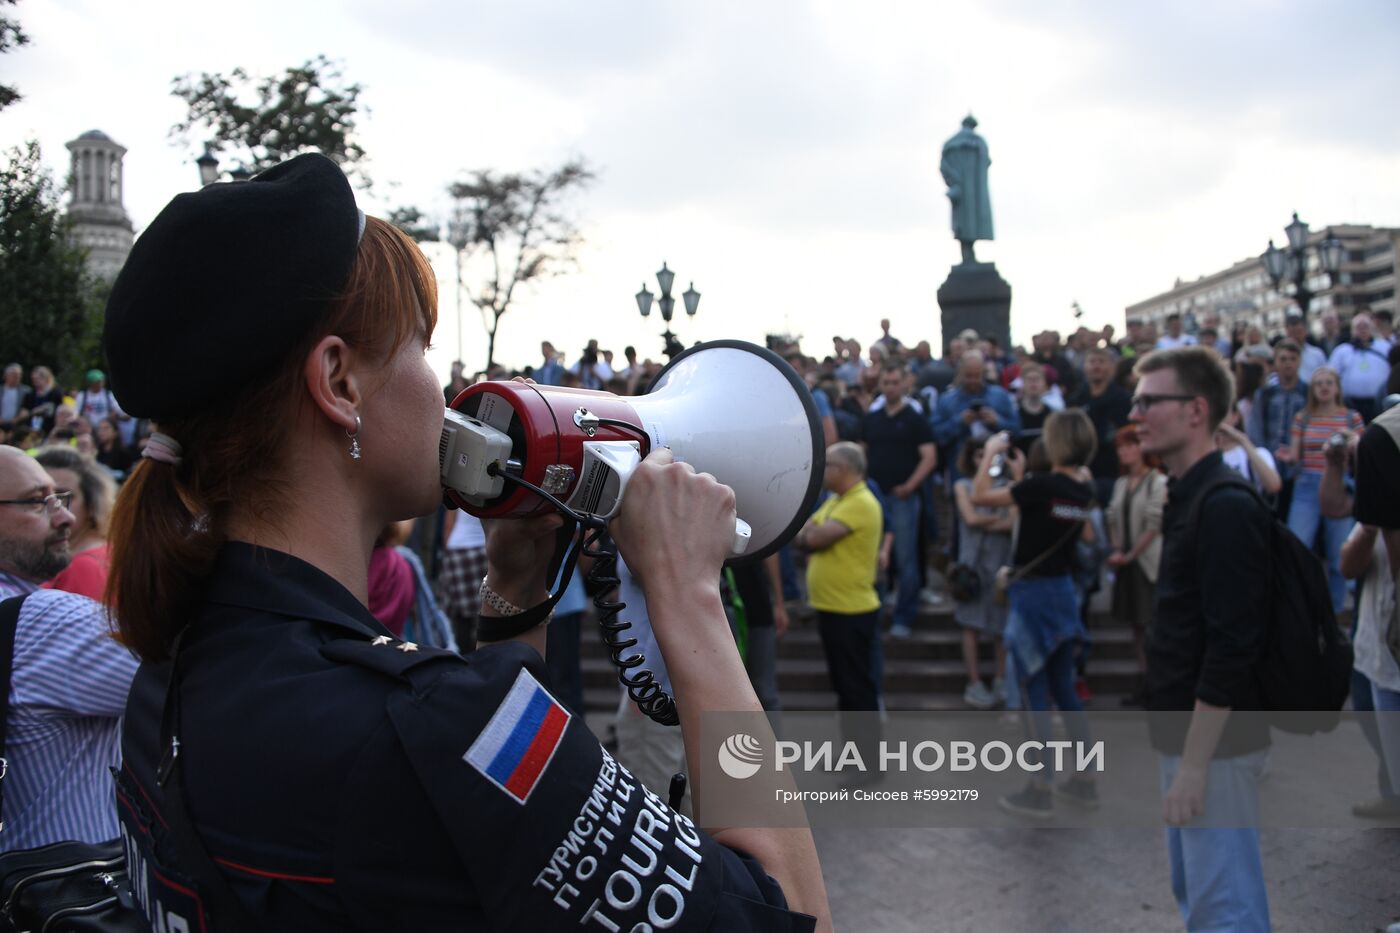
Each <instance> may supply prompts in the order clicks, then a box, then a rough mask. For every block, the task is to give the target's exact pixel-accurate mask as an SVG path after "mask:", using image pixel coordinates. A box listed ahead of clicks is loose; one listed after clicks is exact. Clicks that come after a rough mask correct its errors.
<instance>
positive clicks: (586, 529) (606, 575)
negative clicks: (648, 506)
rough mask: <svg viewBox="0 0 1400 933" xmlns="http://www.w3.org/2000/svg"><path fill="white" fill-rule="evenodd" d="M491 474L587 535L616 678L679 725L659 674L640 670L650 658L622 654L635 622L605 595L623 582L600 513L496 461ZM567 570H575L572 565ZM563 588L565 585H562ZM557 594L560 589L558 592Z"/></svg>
mask: <svg viewBox="0 0 1400 933" xmlns="http://www.w3.org/2000/svg"><path fill="white" fill-rule="evenodd" d="M487 473H488V474H490V475H492V476H499V477H501V478H502V479H504V480H506V481H507V482H510V483H513V484H515V485H517V486H520V487H521V488H523V489H528V490H530V491H531V492H533V493H534V494H535V495H537V496H539V497H540V498H541V499H543V500H544V501H545V502H548V503H549V504H550V505H551V506H553V507H554V508H555V509H556V510H557V511H558V512H559V514H561V515H563V516H564V517H565V518H566V519H569V520H570V521H572V522H574V523H575V525H577V526H578V529H579V532H578V534H579V537H580V538H583V537H584V536H585V535H586V536H587V538H586V540H584V541H583V548H582V550H583V553H584V554H585V555H586V556H588V557H589V558H591V559H592V560H593V561H594V564H593V567H592V569H590V570H589V571H588V582H589V583H590V584H591V585H592V586H593V587H594V589H595V590H596V591H597V592H598V595H597V596H595V597H593V606H594V608H595V609H597V610H598V625H599V627H600V628H601V629H602V635H603V645H604V646H605V647H606V648H607V649H608V657H609V659H610V660H611V661H612V663H613V666H614V667H616V668H617V679H618V682H619V683H621V684H622V686H623V687H625V688H626V689H627V695H628V696H629V697H630V698H631V699H632V702H633V703H636V704H637V708H638V709H640V710H641V711H642V712H643V713H646V714H647V716H648V717H649V718H650V719H651V720H652V721H654V722H657V723H660V724H661V725H663V726H676V725H680V721H681V720H680V713H679V712H678V711H677V710H676V701H675V698H674V697H672V696H671V695H670V694H669V693H667V692H666V691H665V690H664V689H663V688H662V686H661V684H660V683H659V682H657V680H656V675H655V674H653V673H652V672H651V671H649V670H646V669H645V668H642V669H640V670H638V668H641V666H642V665H643V664H645V663H646V657H645V656H644V655H642V654H640V653H634V654H631V655H628V656H626V657H624V656H623V654H624V652H626V651H628V650H629V649H631V648H634V647H636V645H637V639H635V638H630V637H628V636H627V635H626V634H625V633H626V632H627V630H628V629H630V628H631V627H632V623H631V622H624V621H622V620H621V619H619V618H618V614H619V613H621V612H622V610H623V609H626V608H627V604H626V603H623V602H618V601H616V600H610V599H608V598H607V594H608V593H609V592H611V591H612V590H613V589H615V588H617V587H618V586H620V585H621V583H622V580H621V579H620V578H619V577H618V576H617V572H616V568H617V544H616V543H615V542H614V541H613V540H612V536H611V535H609V534H608V525H607V522H605V521H604V520H603V519H601V518H599V517H597V516H596V515H588V514H585V513H583V512H575V511H574V510H573V509H571V508H569V507H568V506H567V505H565V504H564V503H563V502H561V501H559V499H557V498H556V497H554V496H552V495H550V494H549V493H547V492H545V491H544V490H543V489H541V488H540V487H538V486H536V485H535V484H534V483H532V482H530V481H529V480H527V479H525V478H523V477H520V476H516V475H514V474H513V473H508V472H506V471H505V470H502V469H499V468H498V467H497V466H496V465H495V464H492V465H491V466H490V467H488V468H487ZM578 556H579V548H578V546H577V544H576V545H575V546H574V547H571V548H569V550H568V552H567V553H566V554H565V556H564V560H573V561H575V562H577V560H578ZM562 569H565V568H561V570H562ZM567 569H568V571H569V572H570V573H571V572H572V569H573V568H572V567H569V568H567ZM563 579H564V580H565V581H567V579H568V574H565V576H564V577H563ZM565 585H567V584H565ZM560 589H561V590H562V589H563V585H561V587H560ZM558 595H560V594H556V596H558Z"/></svg>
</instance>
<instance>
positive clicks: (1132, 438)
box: [1113, 423, 1162, 473]
mask: <svg viewBox="0 0 1400 933" xmlns="http://www.w3.org/2000/svg"><path fill="white" fill-rule="evenodd" d="M1125 444H1132V445H1133V446H1135V447H1139V446H1141V445H1142V439H1141V438H1140V437H1138V429H1137V425H1135V424H1131V423H1129V424H1125V425H1123V426H1122V427H1121V428H1119V429H1118V430H1117V431H1114V432H1113V447H1114V449H1115V450H1117V449H1118V448H1119V447H1122V446H1123V445H1125ZM1142 462H1143V463H1145V464H1146V465H1147V468H1148V469H1149V470H1156V469H1160V468H1161V466H1162V458H1161V457H1158V456H1157V455H1156V454H1150V453H1148V452H1147V451H1145V450H1144V451H1143V452H1142ZM1119 469H1120V470H1121V472H1123V473H1126V472H1128V471H1127V470H1123V469H1122V468H1121V466H1120V468H1119Z"/></svg>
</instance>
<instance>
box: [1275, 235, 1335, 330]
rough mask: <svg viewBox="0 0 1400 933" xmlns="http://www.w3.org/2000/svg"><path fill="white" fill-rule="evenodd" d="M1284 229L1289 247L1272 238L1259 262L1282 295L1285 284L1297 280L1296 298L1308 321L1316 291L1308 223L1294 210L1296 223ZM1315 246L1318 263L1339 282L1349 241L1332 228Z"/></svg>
mask: <svg viewBox="0 0 1400 933" xmlns="http://www.w3.org/2000/svg"><path fill="white" fill-rule="evenodd" d="M1283 232H1284V234H1285V235H1286V236H1287V237H1288V246H1287V247H1286V248H1284V249H1279V248H1278V247H1277V246H1275V245H1274V241H1273V240H1270V241H1269V248H1268V249H1266V250H1264V254H1263V255H1262V256H1260V257H1259V261H1260V262H1261V263H1262V264H1263V266H1264V271H1265V272H1267V273H1268V274H1269V278H1270V279H1271V280H1272V281H1273V283H1274V290H1275V291H1278V292H1279V293H1280V294H1282V293H1283V286H1284V284H1285V283H1288V282H1291V283H1293V299H1294V301H1296V302H1297V303H1298V310H1299V312H1300V313H1301V314H1302V315H1303V320H1305V321H1306V320H1307V317H1308V309H1309V306H1310V305H1311V304H1312V300H1313V291H1312V289H1310V288H1309V287H1308V225H1307V224H1305V223H1303V221H1301V220H1299V219H1298V212H1297V211H1294V212H1293V222H1292V223H1290V224H1289V225H1288V226H1287V227H1284V228H1283ZM1314 248H1315V249H1316V250H1317V258H1318V265H1319V266H1320V267H1321V268H1322V269H1323V270H1325V271H1326V272H1327V276H1328V278H1329V279H1330V280H1331V281H1332V283H1333V284H1334V285H1335V284H1336V283H1337V280H1338V277H1339V275H1340V273H1341V270H1342V260H1343V258H1345V254H1346V247H1345V244H1343V243H1342V241H1341V240H1339V239H1337V237H1336V236H1334V235H1333V233H1332V231H1331V230H1330V229H1329V230H1328V231H1327V236H1326V237H1325V238H1324V239H1323V240H1322V242H1320V243H1318V244H1317V245H1316V246H1315V247H1314Z"/></svg>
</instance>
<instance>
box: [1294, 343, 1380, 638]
mask: <svg viewBox="0 0 1400 933" xmlns="http://www.w3.org/2000/svg"><path fill="white" fill-rule="evenodd" d="M1364 427H1365V424H1364V422H1363V421H1362V420H1361V416H1360V415H1359V414H1357V413H1356V412H1354V411H1352V410H1350V409H1348V408H1347V407H1346V406H1345V405H1344V404H1342V389H1341V379H1340V377H1339V376H1338V375H1337V371H1336V370H1334V369H1330V368H1328V367H1326V366H1319V367H1318V368H1317V369H1316V370H1314V371H1313V376H1312V381H1311V382H1310V383H1308V404H1307V407H1306V408H1304V409H1303V411H1300V412H1299V413H1298V415H1297V416H1296V417H1295V418H1294V419H1293V441H1292V443H1291V444H1290V445H1289V446H1287V447H1282V448H1280V449H1279V450H1278V451H1277V454H1276V456H1277V458H1278V459H1279V460H1280V461H1281V462H1283V463H1298V464H1301V469H1300V470H1299V471H1298V475H1297V479H1296V480H1295V481H1294V484H1293V504H1292V506H1291V507H1290V508H1289V510H1288V527H1289V529H1290V530H1291V531H1292V532H1293V533H1294V534H1295V535H1297V536H1298V537H1299V538H1300V539H1301V540H1302V541H1303V543H1304V544H1307V545H1308V546H1310V547H1311V546H1312V544H1313V542H1314V541H1315V540H1316V539H1317V529H1318V526H1319V525H1321V526H1322V528H1323V531H1324V537H1325V539H1326V544H1327V585H1328V587H1329V588H1330V589H1331V591H1332V608H1333V609H1335V610H1337V611H1339V612H1340V611H1341V608H1342V603H1343V601H1344V600H1345V599H1346V580H1345V579H1344V578H1343V577H1342V571H1341V557H1342V543H1343V542H1345V541H1346V539H1347V535H1349V534H1350V533H1351V526H1352V525H1353V524H1354V520H1353V519H1352V518H1350V517H1347V518H1323V517H1322V509H1321V506H1320V505H1319V503H1318V493H1319V491H1320V490H1321V488H1322V473H1323V470H1324V468H1325V466H1326V462H1327V458H1326V454H1325V453H1324V451H1325V450H1326V446H1327V444H1328V442H1329V441H1330V440H1331V438H1332V437H1333V436H1334V435H1337V434H1341V435H1343V436H1345V437H1350V436H1351V435H1352V434H1353V433H1355V432H1357V431H1360V430H1362V429H1363V428H1364Z"/></svg>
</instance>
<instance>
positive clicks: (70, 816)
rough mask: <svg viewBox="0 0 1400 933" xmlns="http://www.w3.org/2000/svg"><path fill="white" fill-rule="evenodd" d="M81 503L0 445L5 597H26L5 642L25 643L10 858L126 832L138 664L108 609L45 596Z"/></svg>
mask: <svg viewBox="0 0 1400 933" xmlns="http://www.w3.org/2000/svg"><path fill="white" fill-rule="evenodd" d="M70 501H71V494H70V493H61V494H59V493H55V491H54V482H53V479H52V477H50V476H49V474H48V473H46V472H45V471H44V468H43V467H41V466H40V465H39V463H38V462H37V461H36V460H34V459H33V458H32V457H29V456H28V455H26V454H25V453H24V452H22V451H20V450H17V449H15V448H13V447H0V598H4V599H9V598H10V597H14V596H23V597H24V603H23V605H21V607H20V611H19V617H18V619H17V620H16V623H15V627H14V629H13V631H8V630H6V631H4V632H3V633H0V637H3V638H7V639H8V638H13V639H14V654H13V659H12V661H11V665H10V707H9V714H8V716H7V717H6V720H5V722H4V734H5V751H4V756H5V762H6V767H5V771H6V774H5V778H4V783H5V797H4V813H3V818H4V832H3V833H0V852H8V851H11V850H14V849H29V848H33V847H35V846H41V845H47V844H49V843H52V842H61V841H64V840H79V841H82V842H105V841H107V840H109V839H114V838H116V837H117V835H118V833H119V828H118V826H117V819H116V800H115V798H114V796H113V793H112V783H111V778H110V776H109V773H108V769H109V768H112V767H115V766H116V765H118V764H119V763H120V761H121V741H120V740H121V733H120V727H121V716H122V713H123V711H124V709H125V707H126V695H127V692H128V691H129V690H130V689H131V679H132V678H133V677H134V676H135V675H136V659H135V658H133V657H132V655H131V653H130V652H128V651H127V650H126V649H125V648H123V647H122V646H121V645H120V644H118V643H117V642H116V641H115V640H114V639H113V638H112V632H111V628H110V626H109V625H108V621H107V612H106V610H105V609H104V608H103V607H102V605H101V604H100V603H96V602H94V601H93V600H91V599H88V598H87V597H86V596H79V595H78V594H76V593H67V592H64V591H62V590H47V589H40V588H39V585H40V584H41V583H42V582H43V581H45V580H47V579H49V578H50V577H52V576H53V575H54V574H56V573H58V572H59V571H60V570H62V569H63V568H64V567H65V566H67V564H68V561H69V559H70V556H71V555H70V553H69V550H68V537H69V532H70V529H71V528H72V525H73V515H72V513H70V512H69V511H68V503H69V502H70Z"/></svg>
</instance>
